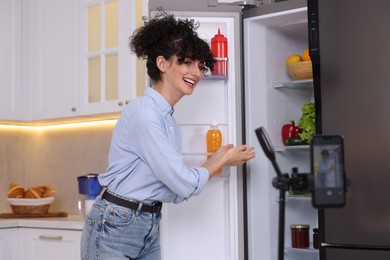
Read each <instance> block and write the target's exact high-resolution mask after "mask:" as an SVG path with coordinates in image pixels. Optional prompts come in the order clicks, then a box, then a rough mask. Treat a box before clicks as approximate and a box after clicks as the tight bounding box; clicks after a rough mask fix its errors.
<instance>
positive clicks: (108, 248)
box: [81, 196, 161, 260]
mask: <svg viewBox="0 0 390 260" xmlns="http://www.w3.org/2000/svg"><path fill="white" fill-rule="evenodd" d="M160 219H161V213H158V214H152V213H148V212H142V211H138V212H137V211H136V210H132V209H128V208H124V207H121V206H118V205H116V204H113V203H111V202H108V201H106V200H104V199H101V198H100V196H99V197H97V198H96V200H95V202H94V204H93V206H92V208H91V210H90V211H89V213H88V216H87V217H86V219H85V223H84V228H83V232H82V236H81V259H83V260H124V259H126V260H129V259H130V260H135V259H136V260H160V259H161V253H160V238H159V222H160Z"/></svg>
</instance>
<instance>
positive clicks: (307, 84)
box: [272, 79, 313, 90]
mask: <svg viewBox="0 0 390 260" xmlns="http://www.w3.org/2000/svg"><path fill="white" fill-rule="evenodd" d="M272 87H273V88H275V89H278V88H290V89H299V90H312V89H313V80H312V79H305V80H291V81H284V82H275V83H272Z"/></svg>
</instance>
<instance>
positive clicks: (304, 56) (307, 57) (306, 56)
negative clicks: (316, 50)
mask: <svg viewBox="0 0 390 260" xmlns="http://www.w3.org/2000/svg"><path fill="white" fill-rule="evenodd" d="M302 60H303V61H311V58H310V55H309V48H306V49H305V50H304V51H303V53H302Z"/></svg>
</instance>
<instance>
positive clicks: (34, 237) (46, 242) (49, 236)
mask: <svg viewBox="0 0 390 260" xmlns="http://www.w3.org/2000/svg"><path fill="white" fill-rule="evenodd" d="M18 231H19V246H20V249H22V250H19V257H18V259H26V260H53V259H56V260H71V259H74V260H76V259H80V241H81V231H78V230H61V229H40V228H37V229H35V228H19V230H18Z"/></svg>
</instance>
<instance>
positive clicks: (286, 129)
mask: <svg viewBox="0 0 390 260" xmlns="http://www.w3.org/2000/svg"><path fill="white" fill-rule="evenodd" d="M300 133H302V130H301V129H300V128H299V127H298V126H296V125H295V122H294V120H291V121H290V123H289V124H285V125H283V127H282V141H283V144H284V145H287V143H286V141H287V139H290V138H291V137H295V136H298V135H299V134H300Z"/></svg>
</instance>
